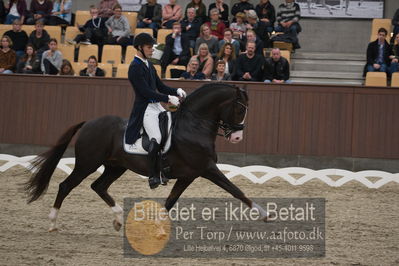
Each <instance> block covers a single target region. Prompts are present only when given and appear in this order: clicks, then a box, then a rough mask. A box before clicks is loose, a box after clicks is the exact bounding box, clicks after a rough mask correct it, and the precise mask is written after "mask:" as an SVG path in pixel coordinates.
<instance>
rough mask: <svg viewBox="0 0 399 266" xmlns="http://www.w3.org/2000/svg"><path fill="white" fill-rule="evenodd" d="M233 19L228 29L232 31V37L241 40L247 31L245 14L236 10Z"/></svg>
mask: <svg viewBox="0 0 399 266" xmlns="http://www.w3.org/2000/svg"><path fill="white" fill-rule="evenodd" d="M235 19H236V22H233V23H231V25H230V29H231V30H232V31H233V38H234V39H237V40H242V39H243V37H244V36H245V33H246V32H247V25H246V23H245V20H246V19H247V16H246V15H245V14H244V13H242V12H238V13H237V14H236V16H235Z"/></svg>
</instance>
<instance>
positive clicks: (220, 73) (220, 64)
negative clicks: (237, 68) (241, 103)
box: [211, 60, 231, 81]
mask: <svg viewBox="0 0 399 266" xmlns="http://www.w3.org/2000/svg"><path fill="white" fill-rule="evenodd" d="M225 69H226V64H225V62H224V61H223V60H219V61H217V62H216V72H215V73H213V74H212V77H211V80H217V81H222V80H231V76H230V74H228V73H226V72H225Z"/></svg>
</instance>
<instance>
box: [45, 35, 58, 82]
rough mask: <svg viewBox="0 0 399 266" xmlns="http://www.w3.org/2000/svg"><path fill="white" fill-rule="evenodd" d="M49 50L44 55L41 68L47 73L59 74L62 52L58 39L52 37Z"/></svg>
mask: <svg viewBox="0 0 399 266" xmlns="http://www.w3.org/2000/svg"><path fill="white" fill-rule="evenodd" d="M48 47H49V48H50V49H49V50H47V51H45V52H44V53H43V55H42V61H41V69H42V72H43V74H45V75H57V74H58V72H60V69H61V65H62V53H61V52H60V51H59V50H58V43H57V40H56V39H50V41H49V43H48Z"/></svg>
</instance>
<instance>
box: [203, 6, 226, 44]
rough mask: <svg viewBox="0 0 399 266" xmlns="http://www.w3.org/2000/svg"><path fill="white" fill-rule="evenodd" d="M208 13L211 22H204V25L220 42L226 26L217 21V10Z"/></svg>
mask: <svg viewBox="0 0 399 266" xmlns="http://www.w3.org/2000/svg"><path fill="white" fill-rule="evenodd" d="M209 13H210V14H211V17H210V18H211V20H210V21H207V22H205V24H206V25H208V27H209V28H210V29H211V34H212V35H213V36H215V37H216V38H218V39H219V40H221V39H223V33H224V29H225V27H226V26H225V25H224V23H223V22H222V21H221V20H220V19H219V10H217V9H216V8H214V9H212V10H211V11H209Z"/></svg>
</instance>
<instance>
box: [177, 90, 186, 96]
mask: <svg viewBox="0 0 399 266" xmlns="http://www.w3.org/2000/svg"><path fill="white" fill-rule="evenodd" d="M177 95H179V96H180V97H182V98H186V96H187V93H186V92H185V91H184V90H183V89H182V88H178V89H177Z"/></svg>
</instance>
